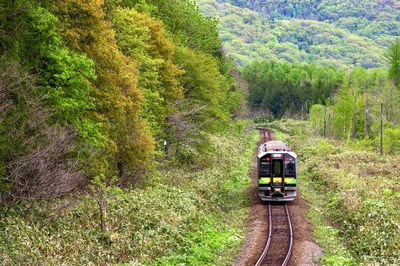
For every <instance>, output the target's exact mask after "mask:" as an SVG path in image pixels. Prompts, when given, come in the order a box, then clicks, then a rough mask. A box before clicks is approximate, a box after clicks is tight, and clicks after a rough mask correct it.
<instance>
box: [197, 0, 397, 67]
mask: <svg viewBox="0 0 400 266" xmlns="http://www.w3.org/2000/svg"><path fill="white" fill-rule="evenodd" d="M332 2H335V3H332ZM336 2H338V1H296V3H293V2H290V1H289V2H288V1H278V0H276V1H275V0H274V1H216V0H201V1H199V5H200V9H201V10H202V12H203V13H204V14H206V15H208V16H213V17H218V18H219V24H218V29H219V31H220V36H221V39H222V40H223V43H224V47H225V49H226V51H227V53H228V54H229V55H231V56H232V57H233V58H234V59H235V61H236V63H237V64H238V65H240V66H244V65H246V64H247V63H249V62H250V61H251V60H253V59H269V60H277V59H279V60H282V61H287V62H291V63H300V62H316V63H318V64H322V65H333V66H335V67H342V68H349V67H351V66H352V65H355V66H362V67H365V68H372V67H382V66H384V65H385V62H384V60H383V59H382V54H383V49H385V48H387V47H388V46H389V45H390V43H391V42H392V41H393V40H394V36H399V31H398V29H399V23H400V22H399V18H400V17H399V16H398V12H399V6H398V4H397V3H396V2H394V1H361V2H360V1H358V2H357V3H356V2H354V1H340V3H336ZM248 8H251V9H252V10H250V9H248Z"/></svg>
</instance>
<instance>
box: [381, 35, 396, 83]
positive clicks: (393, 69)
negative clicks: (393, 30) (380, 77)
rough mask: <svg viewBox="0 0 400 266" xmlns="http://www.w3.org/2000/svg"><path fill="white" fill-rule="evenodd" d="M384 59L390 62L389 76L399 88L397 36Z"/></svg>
mask: <svg viewBox="0 0 400 266" xmlns="http://www.w3.org/2000/svg"><path fill="white" fill-rule="evenodd" d="M384 58H385V60H386V61H387V62H388V63H389V64H390V69H389V78H390V79H391V80H393V82H394V84H395V85H396V87H397V88H398V89H400V38H397V39H396V40H395V41H394V42H393V43H392V45H391V46H390V48H389V49H388V50H387V51H386V53H385V55H384Z"/></svg>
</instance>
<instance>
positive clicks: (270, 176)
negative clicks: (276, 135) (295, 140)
mask: <svg viewBox="0 0 400 266" xmlns="http://www.w3.org/2000/svg"><path fill="white" fill-rule="evenodd" d="M257 161H258V162H257V170H258V171H257V172H258V196H259V198H260V200H261V201H293V200H294V199H295V198H296V196H297V155H296V153H295V152H294V151H293V150H292V149H291V148H290V147H289V146H288V145H287V144H285V143H284V142H282V141H268V142H265V143H263V144H261V145H260V147H259V149H258V153H257Z"/></svg>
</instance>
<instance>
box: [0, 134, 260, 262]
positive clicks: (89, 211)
mask: <svg viewBox="0 0 400 266" xmlns="http://www.w3.org/2000/svg"><path fill="white" fill-rule="evenodd" d="M257 140H258V135H257V134H256V132H253V131H246V130H245V129H244V127H243V129H242V130H237V129H233V130H232V131H231V132H226V134H224V135H215V136H212V141H213V143H214V144H215V145H216V147H217V151H218V152H217V153H216V155H215V156H216V157H215V160H214V164H213V165H210V167H208V168H205V169H203V170H197V171H194V170H193V169H191V170H190V171H189V170H188V169H183V168H182V167H176V166H169V168H168V169H169V170H168V171H163V172H160V173H158V174H157V176H154V177H152V180H154V181H153V182H152V185H151V186H147V187H144V188H137V189H134V190H127V191H122V190H118V189H115V190H111V192H109V193H108V194H107V198H106V201H107V219H106V220H107V224H108V227H109V231H108V232H106V233H104V232H102V231H101V230H100V229H99V214H98V206H97V201H96V200H97V198H96V197H93V196H91V195H87V194H85V195H75V196H73V197H66V198H63V199H57V200H53V201H50V202H34V203H29V202H26V203H24V204H20V205H15V206H12V208H10V209H8V210H6V209H0V215H1V220H0V260H1V261H2V264H5V265H26V264H27V263H29V264H30V265H39V264H44V265H99V264H102V265H104V264H114V265H231V264H232V258H233V257H234V256H232V255H234V254H236V253H237V252H238V250H239V248H240V244H241V242H242V240H243V239H244V226H245V224H244V222H245V218H246V217H247V215H248V213H249V211H250V208H249V207H250V204H251V203H250V199H249V195H248V194H247V191H246V190H247V187H248V186H249V185H250V178H249V177H248V171H249V167H250V165H251V158H252V154H253V152H254V148H255V145H256V142H257ZM227 155H228V156H227ZM232 162H234V163H232ZM65 205H67V206H68V207H65Z"/></svg>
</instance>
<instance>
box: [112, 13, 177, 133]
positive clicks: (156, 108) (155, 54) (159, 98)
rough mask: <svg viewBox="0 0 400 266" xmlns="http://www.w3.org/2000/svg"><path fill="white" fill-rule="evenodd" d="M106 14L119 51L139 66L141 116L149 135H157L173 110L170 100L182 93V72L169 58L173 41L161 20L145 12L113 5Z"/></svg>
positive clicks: (173, 49) (172, 54) (173, 100)
mask: <svg viewBox="0 0 400 266" xmlns="http://www.w3.org/2000/svg"><path fill="white" fill-rule="evenodd" d="M110 17H111V21H112V23H113V27H114V29H115V31H116V38H117V41H118V45H119V47H120V49H121V51H122V52H123V53H124V54H125V55H126V56H128V57H129V58H131V59H133V60H134V61H135V62H136V64H137V65H138V67H139V73H138V84H139V86H140V88H141V89H142V91H143V96H144V100H143V101H142V110H143V112H142V114H143V117H144V118H145V119H146V120H147V121H148V122H149V124H150V125H151V129H152V133H153V135H161V134H162V130H163V128H164V127H165V120H166V117H167V116H168V115H169V114H170V113H171V112H172V111H174V110H175V109H174V108H173V106H172V105H173V103H174V102H175V101H176V100H178V99H180V98H182V96H183V93H182V90H183V89H182V86H181V84H180V83H179V80H178V77H179V75H181V74H182V73H183V72H182V71H181V70H179V68H178V67H177V66H176V65H175V64H174V63H173V61H172V60H173V56H174V52H175V48H174V44H173V42H172V41H171V40H170V39H169V38H168V37H167V35H166V33H165V31H164V28H163V23H162V22H161V21H159V20H156V19H153V18H151V17H150V16H149V15H147V14H145V13H139V12H138V11H136V10H135V9H130V8H121V7H117V8H115V9H114V10H113V11H112V12H111V15H110Z"/></svg>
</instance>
